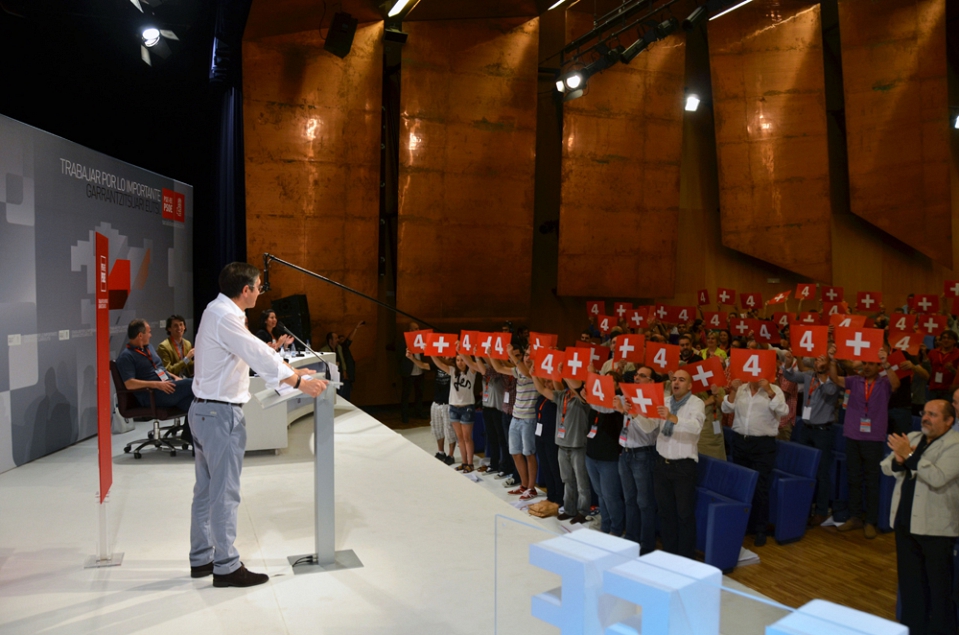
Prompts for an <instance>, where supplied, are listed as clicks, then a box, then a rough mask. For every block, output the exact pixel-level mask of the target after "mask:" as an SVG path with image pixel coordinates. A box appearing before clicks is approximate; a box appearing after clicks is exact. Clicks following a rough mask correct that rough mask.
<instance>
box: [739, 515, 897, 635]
mask: <svg viewBox="0 0 959 635" xmlns="http://www.w3.org/2000/svg"><path fill="white" fill-rule="evenodd" d="M745 547H746V548H747V549H751V550H753V551H755V552H756V553H757V554H758V555H759V558H760V562H759V564H754V565H748V566H745V567H737V568H736V569H734V570H733V572H732V573H730V574H729V577H730V578H732V579H734V580H736V581H737V582H741V583H742V584H745V585H746V586H748V587H749V588H751V589H755V590H756V591H759V592H760V593H763V594H765V595H767V596H769V597H770V598H772V599H774V600H776V601H777V602H781V603H783V604H785V605H786V606H791V607H794V608H795V607H799V606H802V605H803V604H805V603H806V602H809V601H810V600H814V599H821V600H828V601H830V602H835V603H837V604H843V605H845V606H848V607H851V608H854V609H859V610H860V611H866V612H867V613H872V614H873V615H877V616H879V617H884V618H886V619H890V620H895V619H896V539H895V535H894V534H892V533H888V534H883V533H880V534H879V536H878V537H877V538H874V539H873V540H867V539H866V537H865V536H863V533H862V530H861V529H860V530H858V531H850V532H846V533H839V532H838V531H837V530H836V528H835V527H829V528H828V529H827V528H822V527H816V528H815V529H809V530H807V531H806V535H805V537H803V539H802V540H799V541H798V542H793V543H789V544H787V545H779V544H776V541H775V540H773V538H772V536H770V537H769V539H768V541H767V542H766V544H765V546H763V547H753V544H752V538H751V537H747V538H746V543H745Z"/></svg>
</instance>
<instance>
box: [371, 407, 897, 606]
mask: <svg viewBox="0 0 959 635" xmlns="http://www.w3.org/2000/svg"><path fill="white" fill-rule="evenodd" d="M367 410H368V411H369V412H370V414H371V415H373V416H374V417H375V418H377V419H379V420H380V421H382V422H383V423H384V424H386V425H387V426H388V427H390V428H393V429H403V428H413V427H417V426H423V425H429V419H428V418H427V419H414V418H411V419H410V421H409V423H405V424H404V423H402V419H401V417H400V412H399V408H398V407H381V408H370V409H367ZM745 547H746V548H747V549H751V550H753V551H755V552H756V553H757V554H758V555H759V558H760V562H759V564H754V565H748V566H744V567H738V568H736V569H735V570H733V572H732V573H730V574H729V577H731V578H732V579H734V580H736V581H737V582H741V583H742V584H745V585H746V586H748V587H749V588H751V589H755V590H756V591H759V592H760V593H763V594H764V595H767V596H768V597H770V598H772V599H774V600H776V601H777V602H781V603H782V604H785V605H786V606H791V607H794V608H796V607H799V606H802V605H803V604H805V603H806V602H809V601H810V600H815V599H821V600H828V601H830V602H836V603H837V604H843V605H845V606H849V607H852V608H854V609H859V610H861V611H866V612H867V613H872V614H873V615H878V616H879V617H884V618H887V619H891V620H894V619H895V612H896V584H897V583H896V541H895V536H894V535H893V534H892V533H889V534H882V533H881V534H879V536H878V537H877V538H875V539H873V540H867V539H866V537H865V536H864V535H863V533H862V530H858V531H851V532H847V533H839V532H838V531H837V530H836V528H835V527H830V528H828V529H825V528H822V527H816V528H815V529H809V530H808V531H807V532H806V535H805V537H804V538H803V539H802V540H800V541H798V542H793V543H790V544H787V545H779V544H777V543H776V541H775V540H774V539H773V538H772V536H770V537H769V539H768V541H767V542H766V545H765V546H763V547H758V548H757V547H754V546H753V543H752V538H751V537H747V538H746V542H745Z"/></svg>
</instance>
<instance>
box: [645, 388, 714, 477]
mask: <svg viewBox="0 0 959 635" xmlns="http://www.w3.org/2000/svg"><path fill="white" fill-rule="evenodd" d="M672 403H673V398H672V396H670V397H666V407H667V408H669V407H670V405H671V404H672ZM676 419H677V420H678V421H677V422H676V425H675V426H673V434H672V436H668V437H667V436H666V435H665V434H663V425H664V424H665V423H666V420H665V419H653V420H652V421H655V422H656V423H657V425H658V427H659V436H658V437H657V438H656V453H657V454H659V456H661V457H663V458H664V459H668V460H670V461H678V460H680V459H693V460H694V461H696V462H699V433H700V432H702V430H703V423H704V422H705V421H706V404H704V403H703V400H702V399H699V398H698V397H696V395H690V396H689V399H687V400H686V403H685V404H683V406H682V407H681V408H680V409H679V412H677V413H676Z"/></svg>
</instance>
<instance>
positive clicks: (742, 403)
mask: <svg viewBox="0 0 959 635" xmlns="http://www.w3.org/2000/svg"><path fill="white" fill-rule="evenodd" d="M769 387H770V388H772V390H773V393H774V394H773V396H772V397H770V396H769V395H768V394H766V391H765V390H763V389H762V388H760V389H759V390H757V391H756V394H755V395H754V394H752V391H751V390H750V389H749V384H743V385H742V386H740V387H739V390H737V391H736V403H731V402H730V401H729V395H726V398H725V399H723V403H722V409H723V412H725V413H726V414H729V413H734V415H733V432H738V433H739V434H741V435H743V436H747V437H774V436H776V435H778V434H779V420H780V419H782V418H783V417H785V416H786V415H787V414H788V413H789V405H788V404H787V403H786V396H785V395H784V394H783V391H782V388H780V387H779V386H776V385H774V384H770V386H769Z"/></svg>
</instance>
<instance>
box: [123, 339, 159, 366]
mask: <svg viewBox="0 0 959 635" xmlns="http://www.w3.org/2000/svg"><path fill="white" fill-rule="evenodd" d="M127 348H129V349H130V350H131V351H133V352H134V353H138V354H140V355H143V356H144V357H146V358H147V359H148V360H150V363H151V364H152V365H153V370H156V369H157V365H156V363H154V361H153V356H152V355H147V354H146V353H144V352H143V351H141V350H140V349H139V348H136V347H135V346H130V345H129V344H127Z"/></svg>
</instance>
